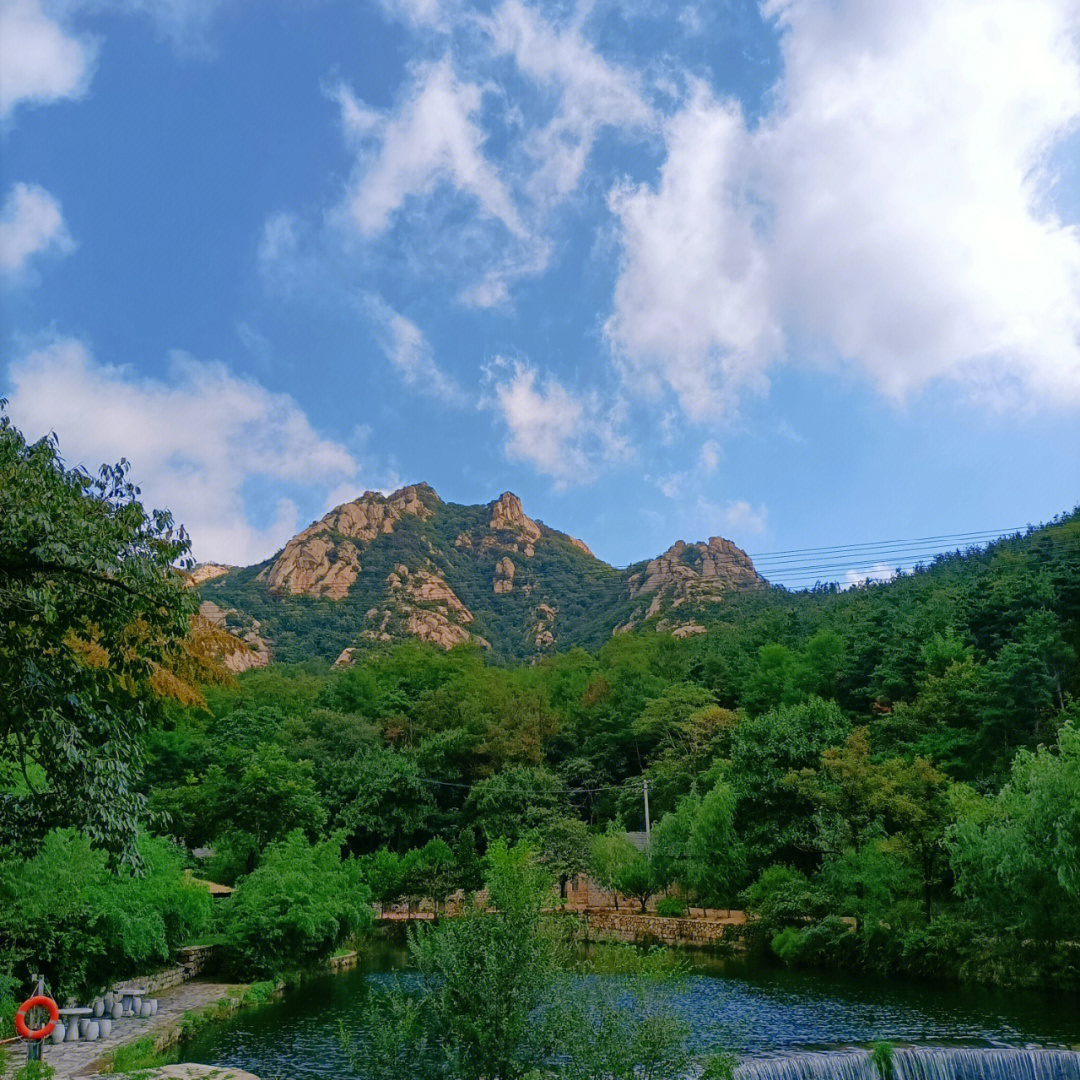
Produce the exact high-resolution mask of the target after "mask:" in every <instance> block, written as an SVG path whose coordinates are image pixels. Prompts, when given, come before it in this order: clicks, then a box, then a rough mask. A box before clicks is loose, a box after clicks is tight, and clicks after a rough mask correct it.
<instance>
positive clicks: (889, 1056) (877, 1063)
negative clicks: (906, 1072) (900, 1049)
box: [870, 1040, 896, 1080]
mask: <svg viewBox="0 0 1080 1080" xmlns="http://www.w3.org/2000/svg"><path fill="white" fill-rule="evenodd" d="M895 1049H896V1047H895V1046H893V1044H892V1043H891V1042H889V1041H888V1040H882V1041H881V1042H876V1043H874V1045H873V1046H871V1047H870V1061H871V1062H872V1063H873V1066H874V1068H875V1069H876V1070H877V1074H878V1076H879V1077H881V1080H892V1078H893V1073H894V1071H895V1065H894V1063H893V1051H894V1050H895Z"/></svg>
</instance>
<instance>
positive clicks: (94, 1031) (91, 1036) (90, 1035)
mask: <svg viewBox="0 0 1080 1080" xmlns="http://www.w3.org/2000/svg"><path fill="white" fill-rule="evenodd" d="M100 1034H101V1024H100V1023H99V1022H98V1021H97V1020H87V1021H86V1031H84V1032H83V1038H84V1039H85V1040H86V1041H87V1042H97V1041H98V1036H99V1035H100Z"/></svg>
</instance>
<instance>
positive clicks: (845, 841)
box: [147, 514, 1080, 983]
mask: <svg viewBox="0 0 1080 1080" xmlns="http://www.w3.org/2000/svg"><path fill="white" fill-rule="evenodd" d="M716 611H717V618H716V620H715V621H714V622H713V624H712V625H711V626H710V628H709V630H708V633H706V634H704V635H700V636H697V637H694V638H691V639H688V640H684V641H677V640H674V639H672V638H671V637H670V636H668V635H665V634H661V633H655V632H652V631H651V630H645V631H643V632H640V633H630V634H624V635H619V636H617V637H614V638H611V639H610V640H609V641H608V642H607V643H606V644H604V645H603V646H602V647H601V648H599V649H598V650H594V651H585V650H571V651H569V652H566V653H563V654H559V655H555V656H552V657H548V658H545V659H543V660H541V661H539V662H537V663H534V664H531V665H528V666H518V667H503V666H496V665H493V664H491V663H490V662H489V661H488V659H487V658H486V657H485V655H484V654H483V653H482V652H481V650H479V649H476V648H472V649H469V648H463V649H457V650H454V651H452V652H450V653H443V652H442V651H441V650H436V649H431V648H428V647H425V646H422V645H419V644H405V645H399V646H395V647H391V648H387V649H386V650H385V651H382V652H373V653H370V654H368V655H367V656H366V657H364V659H363V660H362V662H360V663H358V664H357V665H356V666H355V667H353V668H350V669H347V670H343V671H333V672H331V671H328V670H327V667H326V665H325V664H324V663H315V662H312V663H309V664H306V665H276V666H272V667H271V668H269V669H266V670H263V671H257V672H249V673H247V674H246V675H244V676H243V677H241V678H240V679H239V680H237V681H236V683H235V684H232V685H228V686H220V687H216V688H211V689H208V690H207V692H206V701H207V707H206V709H192V708H190V707H187V708H181V707H179V706H170V708H169V716H168V719H167V721H166V722H165V723H164V724H163V725H161V726H160V727H158V728H156V729H155V730H154V731H152V732H151V733H150V734H149V736H148V739H147V752H148V759H149V764H148V777H149V780H150V786H151V790H152V796H151V806H152V807H153V809H154V810H155V811H156V812H158V813H159V814H160V815H162V817H163V818H164V817H165V816H167V817H168V819H169V820H170V821H171V823H172V824H171V826H170V829H171V832H172V834H173V835H175V836H176V837H177V838H178V839H179V840H181V841H182V842H183V843H184V844H185V845H187V846H189V847H194V846H200V845H208V846H211V847H212V848H213V849H214V852H215V855H214V859H213V861H212V863H211V867H210V872H212V874H213V875H214V876H216V877H218V878H220V879H221V880H224V881H228V882H232V881H236V880H239V879H241V877H242V875H243V874H244V873H246V872H248V871H250V870H251V869H253V868H254V867H255V866H257V865H258V862H259V858H260V851H261V850H262V848H263V847H264V846H265V845H266V844H267V843H268V842H273V841H275V840H279V839H280V838H281V837H283V836H284V835H285V834H287V833H288V832H289V831H290V830H292V829H295V828H297V827H300V828H302V829H303V830H304V831H305V832H306V833H307V835H308V836H309V837H310V838H311V839H313V840H314V839H316V838H317V837H320V836H328V835H334V836H337V837H339V838H340V839H341V840H342V842H343V845H344V850H345V851H347V852H348V853H351V854H354V855H356V856H361V857H364V856H368V857H371V864H370V865H371V867H372V870H371V873H370V874H369V883H370V884H371V887H372V888H373V890H374V891H375V893H376V895H377V896H379V897H381V898H383V899H386V900H390V899H394V898H396V897H397V896H401V895H406V894H408V893H410V891H411V892H412V893H414V894H416V895H432V894H433V893H435V892H438V891H439V889H440V888H441V887H442V886H439V885H431V886H425V885H424V884H422V883H423V881H424V880H427V879H431V878H436V879H439V880H441V881H442V882H443V883H444V885H445V888H444V892H449V891H450V890H451V888H453V887H456V885H457V884H459V883H467V879H468V876H469V870H468V867H469V865H470V864H471V860H472V859H474V857H475V856H474V854H473V853H474V852H476V851H480V852H482V851H483V850H484V848H485V847H486V845H487V844H489V843H490V842H492V841H493V840H494V839H496V838H500V837H501V838H506V839H509V840H517V839H520V838H522V837H527V838H530V839H531V840H532V842H533V843H534V844H536V845H537V846H538V847H539V848H540V850H541V851H543V852H544V853H545V855H546V858H547V859H548V861H549V863H550V864H551V865H552V867H553V868H554V869H555V870H556V871H557V872H558V873H559V874H561V875H565V874H573V873H575V872H577V871H578V870H581V869H583V868H585V867H586V866H590V865H592V869H593V871H594V874H595V875H596V876H598V877H600V878H601V879H602V880H607V881H608V882H609V883H611V884H612V885H613V886H614V885H616V884H619V885H621V887H622V891H623V892H625V893H628V894H632V895H637V896H646V897H647V896H649V895H652V894H656V893H660V892H670V893H673V894H675V897H676V900H675V904H676V907H677V905H678V903H679V900H678V899H677V898H682V901H683V902H689V903H693V904H709V905H714V906H721V905H723V906H728V905H736V904H739V903H744V904H747V905H749V906H750V907H751V908H752V909H754V910H756V911H758V912H760V913H761V915H762V918H761V919H760V920H759V923H758V924H757V927H756V930H757V933H758V936H759V937H760V938H762V939H764V938H765V937H767V939H768V940H767V941H766V942H765V945H766V946H767V947H771V948H773V949H774V950H775V951H776V952H777V953H778V954H779V955H781V956H782V957H783V958H784V959H786V960H788V961H790V962H814V963H827V964H843V965H849V966H854V967H874V968H881V969H884V970H890V971H911V972H916V973H925V974H936V975H941V974H943V973H951V974H953V975H956V976H961V975H964V976H971V977H978V978H986V979H992V980H1004V979H1018V980H1021V981H1025V980H1026V981H1038V980H1040V979H1050V980H1060V981H1064V982H1073V983H1074V982H1075V981H1076V980H1077V972H1078V970H1080V967H1078V963H1080V958H1078V954H1077V948H1076V945H1075V942H1077V941H1080V861H1078V860H1080V786H1078V785H1080V705H1078V704H1077V701H1076V697H1075V696H1076V695H1077V694H1078V692H1080V667H1078V664H1077V650H1078V647H1080V517H1078V516H1077V515H1075V514H1074V515H1071V516H1069V517H1066V518H1063V519H1062V520H1060V521H1058V522H1056V523H1054V524H1052V525H1051V526H1049V527H1046V528H1043V529H1039V530H1036V531H1033V532H1031V533H1030V534H1028V535H1025V536H1018V537H1014V538H1011V539H1008V540H1004V541H1002V542H1000V543H998V544H995V545H994V546H993V547H992V548H991V549H989V550H973V551H970V552H967V553H956V554H952V555H949V556H947V557H943V558H940V559H938V560H937V561H936V562H934V563H933V565H931V566H928V567H926V568H925V569H922V570H920V571H918V572H916V573H914V574H911V575H908V576H904V577H901V578H899V579H897V580H895V581H893V582H891V583H889V584H884V585H871V586H868V587H864V588H857V589H851V590H848V591H839V590H820V591H817V592H810V593H799V594H791V593H787V592H785V591H783V590H779V589H770V590H758V591H754V592H749V593H744V594H738V595H735V596H733V597H732V598H730V599H729V600H728V601H727V602H725V603H724V604H722V605H717V607H716ZM644 778H648V780H649V787H650V796H651V803H652V814H653V820H654V823H656V826H655V832H654V843H653V851H652V853H651V856H650V857H648V858H646V857H645V856H642V855H638V854H636V853H635V854H633V855H632V854H631V853H630V851H628V850H627V848H626V846H625V842H624V841H621V840H620V839H619V837H618V836H617V835H616V834H615V832H614V831H613V830H612V829H611V827H612V826H613V825H617V827H618V828H624V827H625V828H630V829H640V828H642V827H643V821H642V781H643V779H644ZM381 849H387V851H385V852H381ZM425 851H426V853H427V854H426V855H423V852H425ZM410 852H412V853H413V854H412V862H411V863H409V864H408V865H402V864H401V863H402V861H401V860H400V859H399V860H398V864H397V866H396V869H395V865H394V863H395V861H394V858H393V853H397V854H398V855H399V856H406V855H407V853H410ZM375 853H380V854H379V857H378V858H375ZM439 853H441V855H440V854H439ZM432 860H434V862H432ZM440 860H441V861H440ZM406 862H408V859H406ZM457 864H460V868H459V869H460V874H461V875H462V876H461V877H460V881H459V878H458V877H455V873H454V870H453V866H455V865H457ZM410 867H411V870H410ZM425 867H426V871H425ZM410 872H411V873H412V876H413V878H416V879H418V881H419V883H417V884H414V885H412V886H410V885H408V884H407V879H408V878H409V876H410ZM425 873H426V877H425ZM403 882H404V883H403ZM669 904H670V902H669ZM843 919H847V920H849V921H842V920H843ZM852 919H854V920H856V929H855V930H854V931H852V928H851V923H850V920H852ZM808 920H809V921H808ZM1069 942H1072V943H1073V944H1068V943H1069ZM759 943H760V942H759Z"/></svg>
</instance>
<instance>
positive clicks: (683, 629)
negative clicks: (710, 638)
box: [671, 623, 705, 640]
mask: <svg viewBox="0 0 1080 1080" xmlns="http://www.w3.org/2000/svg"><path fill="white" fill-rule="evenodd" d="M704 633H705V627H704V626H702V625H701V623H683V624H682V626H676V627H675V629H674V630H672V631H671V636H672V637H673V638H679V639H680V640H681V639H682V638H688V637H693V636H694V635H695V634H704Z"/></svg>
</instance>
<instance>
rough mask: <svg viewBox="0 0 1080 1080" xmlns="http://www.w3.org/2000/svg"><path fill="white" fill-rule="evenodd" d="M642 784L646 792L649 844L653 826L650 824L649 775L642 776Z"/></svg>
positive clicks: (646, 819)
mask: <svg viewBox="0 0 1080 1080" xmlns="http://www.w3.org/2000/svg"><path fill="white" fill-rule="evenodd" d="M642 784H643V788H642V790H643V791H644V794H645V843H646V844H649V843H651V842H652V837H651V834H652V827H651V826H650V824H649V778H648V777H647V776H643V777H642Z"/></svg>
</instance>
